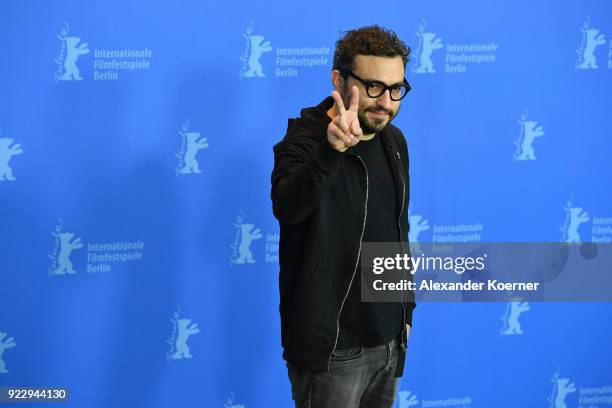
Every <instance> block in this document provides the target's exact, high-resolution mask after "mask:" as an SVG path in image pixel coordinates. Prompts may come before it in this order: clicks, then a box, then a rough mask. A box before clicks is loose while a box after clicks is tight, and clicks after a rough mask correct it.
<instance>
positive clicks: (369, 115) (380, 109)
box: [341, 55, 404, 135]
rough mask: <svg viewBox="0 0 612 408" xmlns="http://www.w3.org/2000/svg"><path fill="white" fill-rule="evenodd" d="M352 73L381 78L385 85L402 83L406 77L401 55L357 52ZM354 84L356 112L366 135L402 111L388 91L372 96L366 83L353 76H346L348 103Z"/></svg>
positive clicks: (379, 79)
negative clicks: (357, 91)
mask: <svg viewBox="0 0 612 408" xmlns="http://www.w3.org/2000/svg"><path fill="white" fill-rule="evenodd" d="M352 71H353V73H354V74H355V75H357V76H358V77H360V78H362V79H364V80H366V81H380V82H383V83H385V84H386V85H393V84H398V83H402V81H403V80H404V63H403V62H402V57H400V56H399V55H398V56H395V57H376V56H372V55H357V56H356V57H355V60H354V65H353V70H352ZM353 85H356V86H357V89H359V108H358V111H357V115H358V118H359V125H360V126H361V129H362V130H363V134H364V135H368V134H372V133H377V132H380V131H381V130H383V129H384V128H385V126H387V124H388V123H389V122H391V120H392V119H393V118H394V117H395V116H396V115H397V114H398V113H399V110H400V101H392V100H391V97H390V96H389V91H388V90H386V91H385V92H384V93H383V94H382V95H381V96H379V97H378V98H370V97H369V96H368V94H367V93H366V86H365V84H363V83H362V82H360V81H358V80H357V79H355V78H353V77H350V76H349V77H346V78H345V79H344V86H343V89H342V92H341V93H342V98H343V100H344V103H345V105H346V106H348V105H349V102H350V101H349V98H350V89H351V87H352V86H353Z"/></svg>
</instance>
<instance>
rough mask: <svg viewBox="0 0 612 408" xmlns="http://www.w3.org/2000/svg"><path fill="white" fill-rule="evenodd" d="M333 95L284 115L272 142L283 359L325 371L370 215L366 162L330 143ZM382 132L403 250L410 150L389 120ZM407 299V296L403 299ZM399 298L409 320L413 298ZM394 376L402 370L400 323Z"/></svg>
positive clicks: (403, 340) (403, 349)
mask: <svg viewBox="0 0 612 408" xmlns="http://www.w3.org/2000/svg"><path fill="white" fill-rule="evenodd" d="M332 105H333V99H332V98H331V97H328V98H326V99H325V100H323V101H322V102H321V103H320V104H319V105H318V106H316V107H311V108H305V109H302V111H301V116H300V118H298V119H289V123H288V127H287V134H286V135H285V137H284V138H283V140H282V141H281V142H279V143H278V144H276V145H275V146H274V170H273V171H272V203H273V211H274V216H275V217H276V218H277V219H278V220H279V224H280V243H279V262H280V274H279V288H280V307H279V309H280V315H281V337H282V346H283V349H284V351H283V358H284V359H285V360H287V361H290V362H292V363H294V364H296V365H298V366H302V367H305V368H307V369H309V370H311V371H329V361H330V357H331V354H332V353H333V351H334V350H335V349H336V345H337V341H338V334H339V318H340V313H341V311H342V307H343V306H344V302H345V300H346V297H347V295H348V293H349V289H350V287H351V285H352V284H353V282H354V279H355V277H356V276H359V275H358V274H357V272H358V271H356V268H357V261H358V259H359V256H360V252H361V242H362V238H363V231H364V227H365V217H366V216H367V194H368V175H367V168H366V166H365V164H364V162H363V160H362V159H361V157H359V155H358V154H357V152H356V150H355V149H353V148H348V149H347V150H346V151H345V152H339V151H337V150H335V149H334V148H333V147H331V145H330V144H329V142H328V141H327V126H328V124H329V122H330V121H331V119H330V117H329V116H328V115H327V111H328V110H329V109H330V108H331V107H332ZM376 137H380V138H381V141H382V142H383V146H384V147H385V152H386V154H387V158H388V160H389V161H390V163H394V164H392V169H394V171H393V174H394V181H395V183H396V187H397V188H396V191H398V196H397V208H398V211H397V212H398V213H399V214H400V216H399V219H398V228H399V232H400V234H399V235H400V239H401V240H402V242H405V247H406V248H405V250H406V251H409V248H408V200H409V179H408V149H407V146H406V140H405V138H404V135H403V134H402V132H401V131H400V130H399V129H398V128H397V127H395V126H393V125H391V124H388V125H387V126H386V127H385V129H384V130H383V131H382V132H380V133H379V134H378V135H377V136H376ZM407 298H408V297H406V299H407ZM410 299H411V300H410V301H405V302H402V307H403V311H404V320H405V323H408V324H409V325H410V326H412V311H413V309H414V307H415V306H416V304H415V303H414V297H412V298H410ZM402 326H403V327H402V334H401V337H402V338H401V345H400V353H399V358H398V364H397V371H396V373H395V376H396V377H400V376H402V374H403V370H404V361H405V357H406V342H407V338H406V337H407V333H406V325H405V324H403V325H402Z"/></svg>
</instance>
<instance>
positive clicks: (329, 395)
mask: <svg viewBox="0 0 612 408" xmlns="http://www.w3.org/2000/svg"><path fill="white" fill-rule="evenodd" d="M397 354H398V343H397V340H395V339H394V340H391V341H390V342H389V343H387V344H383V345H380V346H376V347H352V348H349V349H343V350H336V351H334V353H333V354H332V356H331V360H330V371H329V372H312V371H309V370H306V369H304V368H301V367H297V366H296V365H294V364H291V363H290V362H287V370H288V373H289V380H290V382H291V397H292V398H293V400H294V401H295V406H296V408H385V407H391V406H392V405H393V401H394V399H395V395H396V393H397V387H398V382H399V378H395V377H394V375H395V366H396V364H397Z"/></svg>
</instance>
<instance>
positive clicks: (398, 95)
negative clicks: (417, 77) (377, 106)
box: [338, 68, 411, 101]
mask: <svg viewBox="0 0 612 408" xmlns="http://www.w3.org/2000/svg"><path fill="white" fill-rule="evenodd" d="M338 71H340V73H341V74H342V76H344V77H346V76H351V77H353V78H355V79H356V80H358V81H359V82H361V83H362V84H364V85H365V89H366V94H368V96H369V97H370V98H380V96H381V95H382V94H384V93H385V92H386V91H387V89H388V90H389V96H390V97H391V100H392V101H399V100H401V99H402V98H404V96H406V95H407V94H408V92H409V91H410V89H411V86H410V84H409V83H408V81H407V80H406V78H404V82H403V83H401V84H395V85H391V86H388V85H387V84H385V83H384V82H381V81H368V80H365V79H362V78H359V77H358V76H357V75H355V73H354V72H353V71H351V70H350V69H346V68H340V69H338Z"/></svg>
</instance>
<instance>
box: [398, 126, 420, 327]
mask: <svg viewBox="0 0 612 408" xmlns="http://www.w3.org/2000/svg"><path fill="white" fill-rule="evenodd" d="M398 131H399V135H398V136H399V139H400V144H401V149H402V153H403V154H404V156H405V158H406V189H407V190H408V197H409V198H408V199H410V157H409V156H408V144H407V143H406V138H405V137H404V134H403V133H402V132H401V130H399V129H398ZM408 204H409V203H406V205H408ZM406 217H408V213H407V212H406ZM406 225H408V231H406V234H407V235H408V234H409V231H410V218H408V220H407V224H406ZM406 240H407V241H408V236H406ZM408 245H409V246H408V253H409V256H412V254H411V251H410V242H408ZM410 278H411V280H412V279H413V276H411V277H410ZM416 306H417V304H416V298H415V293H414V291H411V293H410V296H409V298H408V301H407V302H406V323H407V324H408V325H409V326H410V327H411V328H412V315H413V313H414V309H415V308H416Z"/></svg>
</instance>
